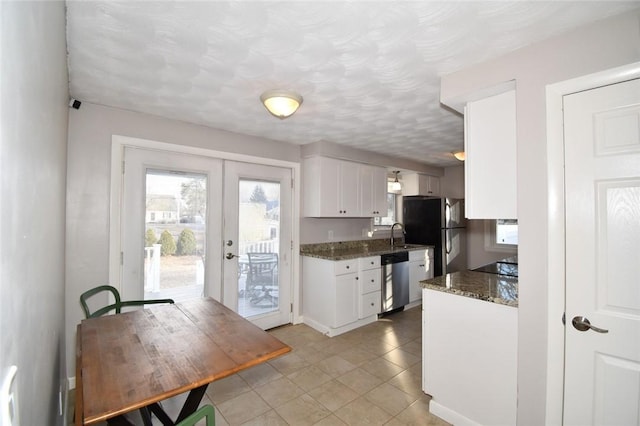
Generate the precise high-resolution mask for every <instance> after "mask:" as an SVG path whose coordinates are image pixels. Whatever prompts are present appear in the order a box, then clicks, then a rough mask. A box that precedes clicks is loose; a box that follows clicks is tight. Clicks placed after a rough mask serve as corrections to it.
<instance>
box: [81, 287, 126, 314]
mask: <svg viewBox="0 0 640 426" xmlns="http://www.w3.org/2000/svg"><path fill="white" fill-rule="evenodd" d="M104 291H107V292H110V293H111V294H113V298H114V299H115V303H113V304H111V305H107V306H104V307H102V308H100V309H96V310H95V311H93V312H91V310H90V309H89V305H88V304H87V300H88V299H89V298H90V297H92V296H94V295H96V294H98V293H102V292H104ZM80 304H81V305H82V310H83V311H84V316H85V318H95V317H101V316H102V315H104V314H106V313H108V312H110V311H114V310H115V311H116V314H119V313H120V310H121V309H122V300H121V299H120V292H118V290H117V289H116V288H115V287H112V286H110V285H101V286H98V287H96V288H92V289H91V290H87V291H85V292H84V293H82V294H81V295H80Z"/></svg>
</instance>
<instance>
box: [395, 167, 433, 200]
mask: <svg viewBox="0 0 640 426" xmlns="http://www.w3.org/2000/svg"><path fill="white" fill-rule="evenodd" d="M402 195H404V196H411V195H428V196H431V197H439V196H440V178H438V177H436V176H429V175H423V174H420V173H408V174H405V175H404V176H402Z"/></svg>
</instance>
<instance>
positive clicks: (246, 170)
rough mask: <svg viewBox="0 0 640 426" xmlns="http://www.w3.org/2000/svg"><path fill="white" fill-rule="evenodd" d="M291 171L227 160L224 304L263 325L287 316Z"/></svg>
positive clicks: (268, 324)
mask: <svg viewBox="0 0 640 426" xmlns="http://www.w3.org/2000/svg"><path fill="white" fill-rule="evenodd" d="M291 182H292V176H291V170H290V169H284V168H280V167H272V166H262V165H256V164H250V163H242V162H232V161H226V162H225V170H224V183H225V184H224V205H225V206H228V207H227V208H225V214H224V230H223V234H224V244H225V246H224V251H225V254H224V267H223V269H224V280H223V281H224V294H225V298H224V303H225V305H227V306H228V307H230V308H232V309H235V310H236V311H237V312H239V313H240V314H242V315H243V316H244V317H245V318H249V319H251V320H252V321H253V322H254V323H256V324H258V325H259V326H261V327H262V328H271V327H275V326H277V325H280V324H285V323H288V322H290V320H291V286H290V282H291V255H292V253H291V235H292V226H291V224H292V216H291V202H292V201H291V193H292V191H291Z"/></svg>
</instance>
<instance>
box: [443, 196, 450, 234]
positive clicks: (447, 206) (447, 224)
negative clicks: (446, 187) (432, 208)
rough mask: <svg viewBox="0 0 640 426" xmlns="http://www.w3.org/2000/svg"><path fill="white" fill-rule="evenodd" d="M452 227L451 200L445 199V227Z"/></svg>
mask: <svg viewBox="0 0 640 426" xmlns="http://www.w3.org/2000/svg"><path fill="white" fill-rule="evenodd" d="M450 226H451V204H449V199H448V198H445V199H444V227H445V228H449V227H450Z"/></svg>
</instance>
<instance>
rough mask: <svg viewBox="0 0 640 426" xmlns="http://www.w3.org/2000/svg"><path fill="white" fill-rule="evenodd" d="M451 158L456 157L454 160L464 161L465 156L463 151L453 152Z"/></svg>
mask: <svg viewBox="0 0 640 426" xmlns="http://www.w3.org/2000/svg"><path fill="white" fill-rule="evenodd" d="M453 156H454V157H456V159H457V160H460V161H464V159H465V158H466V157H465V155H464V151H458V152H454V153H453Z"/></svg>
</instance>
